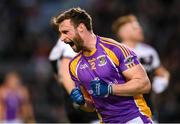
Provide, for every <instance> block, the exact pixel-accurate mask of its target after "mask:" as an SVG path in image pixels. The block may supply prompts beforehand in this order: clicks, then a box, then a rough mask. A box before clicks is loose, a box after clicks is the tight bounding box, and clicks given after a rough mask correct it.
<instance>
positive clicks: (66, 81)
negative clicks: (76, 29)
mask: <svg viewBox="0 0 180 124" xmlns="http://www.w3.org/2000/svg"><path fill="white" fill-rule="evenodd" d="M75 55H76V53H75V52H74V51H73V50H72V48H71V47H70V46H69V45H67V44H65V43H64V42H62V41H60V40H58V42H57V44H56V45H55V46H54V47H53V49H52V51H51V53H50V55H49V60H50V61H51V65H52V67H53V70H54V72H55V77H56V79H57V81H58V82H59V83H60V85H61V86H63V87H62V90H63V93H64V101H65V102H64V106H65V111H66V114H67V117H68V119H69V121H70V122H71V123H93V122H94V123H95V122H96V120H97V116H96V113H87V112H84V111H82V110H80V109H78V108H76V107H75V106H74V105H73V102H72V100H71V99H70V97H69V94H70V92H71V91H72V89H74V88H75V84H74V82H73V81H72V80H71V77H70V75H69V67H68V65H69V62H70V59H71V58H73V57H74V56H75Z"/></svg>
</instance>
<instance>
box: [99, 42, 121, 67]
mask: <svg viewBox="0 0 180 124" xmlns="http://www.w3.org/2000/svg"><path fill="white" fill-rule="evenodd" d="M100 46H101V47H102V48H103V49H104V50H105V51H106V53H107V54H108V56H109V57H110V58H111V59H112V60H113V62H114V63H115V64H116V65H117V66H119V64H120V63H119V60H118V58H117V56H116V54H115V53H114V52H113V51H112V50H110V49H109V48H107V47H105V46H104V45H103V44H101V43H100Z"/></svg>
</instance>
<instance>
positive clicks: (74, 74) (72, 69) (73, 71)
mask: <svg viewBox="0 0 180 124" xmlns="http://www.w3.org/2000/svg"><path fill="white" fill-rule="evenodd" d="M81 56H82V55H81V54H79V55H78V57H76V58H75V59H74V60H73V61H72V62H71V64H70V71H71V73H72V75H73V76H74V77H76V78H77V79H78V80H79V78H78V77H77V74H76V68H77V64H78V62H79V59H80V58H81Z"/></svg>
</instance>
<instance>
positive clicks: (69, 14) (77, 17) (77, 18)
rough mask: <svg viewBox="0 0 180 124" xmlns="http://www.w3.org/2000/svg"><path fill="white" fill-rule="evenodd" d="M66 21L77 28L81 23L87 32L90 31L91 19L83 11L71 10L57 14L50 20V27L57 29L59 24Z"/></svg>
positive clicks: (79, 9)
mask: <svg viewBox="0 0 180 124" xmlns="http://www.w3.org/2000/svg"><path fill="white" fill-rule="evenodd" d="M66 19H70V20H71V22H72V23H73V24H74V26H75V27H77V26H78V25H79V24H80V23H83V24H84V25H85V26H86V28H87V30H88V31H92V19H91V16H90V15H89V14H88V13H87V12H86V11H85V10H83V9H81V8H79V7H77V8H71V9H69V10H67V11H65V12H63V13H60V14H58V15H57V16H55V17H53V18H52V20H51V23H52V25H54V26H55V27H59V24H60V23H61V22H63V21H64V20H66Z"/></svg>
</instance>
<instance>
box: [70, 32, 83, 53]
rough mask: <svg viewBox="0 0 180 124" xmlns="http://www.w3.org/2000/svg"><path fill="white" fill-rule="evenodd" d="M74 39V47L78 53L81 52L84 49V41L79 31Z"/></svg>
mask: <svg viewBox="0 0 180 124" xmlns="http://www.w3.org/2000/svg"><path fill="white" fill-rule="evenodd" d="M72 41H73V43H74V46H73V47H72V49H73V50H74V51H75V52H77V53H78V52H80V51H81V50H82V49H83V43H84V41H83V39H82V38H81V36H80V35H79V34H78V33H76V35H75V37H74V38H73V39H72Z"/></svg>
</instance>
